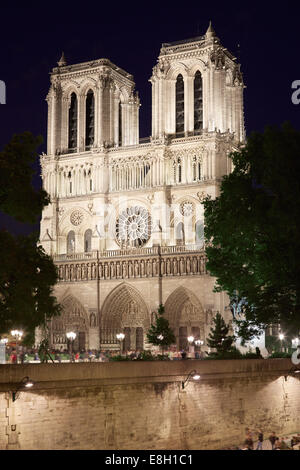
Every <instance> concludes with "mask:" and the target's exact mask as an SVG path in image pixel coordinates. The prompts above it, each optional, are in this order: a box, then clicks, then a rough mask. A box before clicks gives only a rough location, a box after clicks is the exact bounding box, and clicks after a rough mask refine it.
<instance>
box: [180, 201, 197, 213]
mask: <svg viewBox="0 0 300 470" xmlns="http://www.w3.org/2000/svg"><path fill="white" fill-rule="evenodd" d="M193 211H194V205H193V203H192V202H182V203H181V204H180V212H181V214H182V215H184V216H185V217H189V216H190V215H192V214H193Z"/></svg>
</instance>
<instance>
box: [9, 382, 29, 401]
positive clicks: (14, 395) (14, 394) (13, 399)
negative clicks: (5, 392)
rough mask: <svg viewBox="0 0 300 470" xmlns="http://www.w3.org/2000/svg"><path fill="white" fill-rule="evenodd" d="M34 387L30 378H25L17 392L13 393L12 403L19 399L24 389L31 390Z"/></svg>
mask: <svg viewBox="0 0 300 470" xmlns="http://www.w3.org/2000/svg"><path fill="white" fill-rule="evenodd" d="M33 386H34V382H33V381H32V380H31V379H30V378H29V377H28V376H26V377H23V379H22V380H21V382H20V383H19V384H18V386H17V388H16V390H14V391H13V392H12V401H16V400H17V399H18V398H19V395H20V392H21V391H22V389H24V388H27V389H29V388H31V387H33Z"/></svg>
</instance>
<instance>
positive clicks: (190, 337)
mask: <svg viewBox="0 0 300 470" xmlns="http://www.w3.org/2000/svg"><path fill="white" fill-rule="evenodd" d="M187 340H188V343H189V354H188V357H190V358H192V354H193V350H192V345H193V343H194V341H195V338H194V336H192V335H191V336H188V337H187ZM193 349H195V348H193Z"/></svg>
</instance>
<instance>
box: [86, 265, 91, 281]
mask: <svg viewBox="0 0 300 470" xmlns="http://www.w3.org/2000/svg"><path fill="white" fill-rule="evenodd" d="M86 267H87V278H88V280H90V279H91V265H90V264H89V263H87V265H86Z"/></svg>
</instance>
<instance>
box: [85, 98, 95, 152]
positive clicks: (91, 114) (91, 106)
mask: <svg viewBox="0 0 300 470" xmlns="http://www.w3.org/2000/svg"><path fill="white" fill-rule="evenodd" d="M94 134H95V98H94V93H93V92H92V90H89V91H88V93H87V95H86V101H85V149H86V150H88V149H90V148H91V147H92V145H93V143H94Z"/></svg>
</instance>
